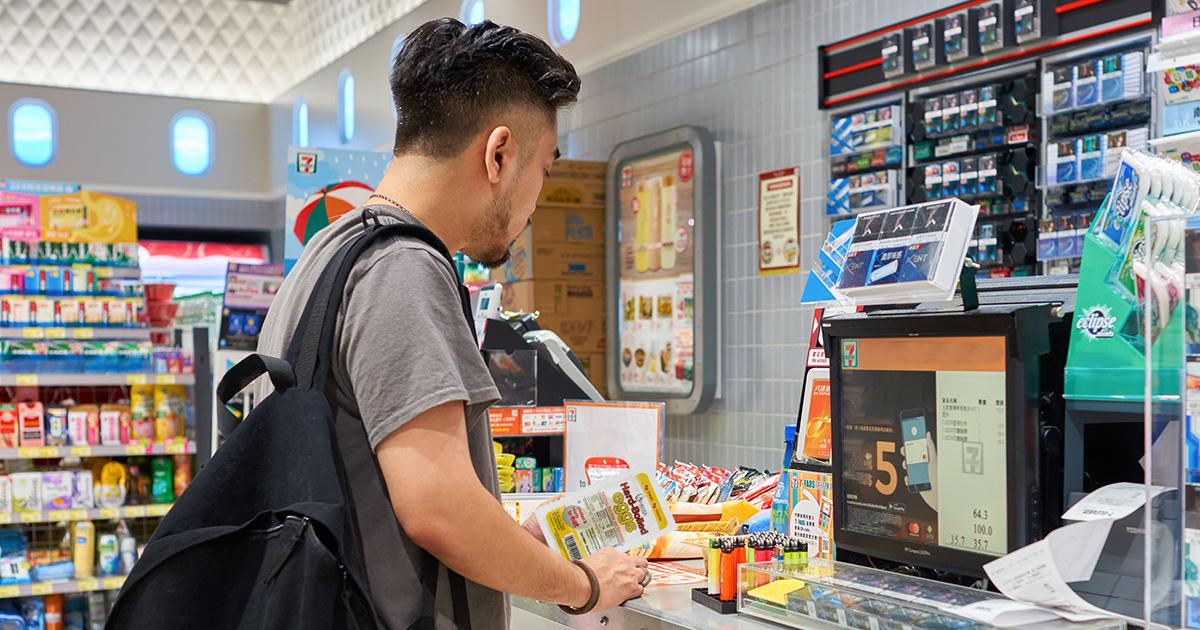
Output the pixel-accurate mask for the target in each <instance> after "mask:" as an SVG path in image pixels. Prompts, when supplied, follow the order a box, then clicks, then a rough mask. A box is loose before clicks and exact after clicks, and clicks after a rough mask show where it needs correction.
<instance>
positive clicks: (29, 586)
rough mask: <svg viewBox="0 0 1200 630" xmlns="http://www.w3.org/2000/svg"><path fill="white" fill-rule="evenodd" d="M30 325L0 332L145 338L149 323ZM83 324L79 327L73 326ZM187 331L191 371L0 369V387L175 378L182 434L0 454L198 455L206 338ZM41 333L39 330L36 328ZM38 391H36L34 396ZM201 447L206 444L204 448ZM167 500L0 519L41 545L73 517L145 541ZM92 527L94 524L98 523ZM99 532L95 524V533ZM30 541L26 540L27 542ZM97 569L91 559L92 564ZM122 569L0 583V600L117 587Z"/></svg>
mask: <svg viewBox="0 0 1200 630" xmlns="http://www.w3.org/2000/svg"><path fill="white" fill-rule="evenodd" d="M30 330H31V329H30V328H24V329H21V328H17V329H4V330H2V331H0V333H3V334H2V335H0V336H3V337H6V338H18V339H37V338H52V339H53V338H63V337H62V336H61V334H60V332H59V331H62V330H65V331H66V333H67V336H66V337H65V338H67V339H72V338H74V339H89V340H97V341H107V340H113V339H121V340H129V339H137V340H148V339H149V330H148V329H145V328H140V329H119V328H90V329H72V328H67V329H51V328H46V329H40V330H38V329H36V328H35V329H33V330H34V332H33V333H31V332H29V331H30ZM80 331H86V332H82V333H81V332H80ZM189 332H192V334H191V337H194V339H193V340H191V341H193V343H192V344H191V345H192V348H193V365H194V368H195V373H191V374H156V373H145V372H129V373H97V374H90V373H61V372H59V373H30V374H0V387H3V388H16V390H18V391H21V390H24V391H26V392H28V391H29V390H31V389H34V388H37V389H46V390H60V389H61V390H66V391H72V390H80V389H99V390H105V389H107V390H116V391H117V392H119V394H118V395H126V394H127V393H128V392H127V388H128V387H131V386H139V385H180V386H185V387H187V388H189V390H190V395H189V396H188V403H189V404H188V414H187V419H186V425H187V427H188V432H189V435H187V436H181V437H179V438H175V439H173V440H167V441H164V442H145V441H142V442H134V443H130V444H108V445H106V444H95V445H73V446H71V445H68V446H27V447H16V448H0V461H17V460H54V459H85V458H94V457H105V458H114V459H118V460H119V459H122V458H126V457H141V456H171V455H193V456H195V455H197V454H198V453H199V452H200V451H201V449H202V448H204V449H207V445H208V444H211V439H212V438H211V435H210V432H211V426H210V425H209V423H208V422H205V421H202V420H204V419H206V418H207V417H208V415H209V414H211V409H212V407H211V402H209V401H210V400H211V398H212V385H211V383H212V379H211V375H210V374H209V373H208V372H206V370H209V369H210V367H209V366H210V361H209V357H208V352H209V344H208V342H207V330H203V329H200V330H196V331H189ZM35 335H41V336H35ZM182 338H183V334H182V333H180V334H179V335H177V339H176V342H177V344H176V345H179V342H180V341H182ZM34 397H35V398H37V396H34ZM204 453H205V454H207V450H205V451H204ZM207 459H208V457H206V456H203V455H201V456H200V457H196V458H195V459H194V460H193V462H194V463H193V466H192V468H193V473H194V472H195V471H196V470H197V469H198V468H199V466H200V465H202V463H203V462H204V461H207ZM172 505H173V504H162V503H151V504H144V505H122V506H119V507H91V508H74V509H65V510H41V511H34V512H21V511H14V512H0V526H6V527H21V528H25V529H27V530H28V532H29V536H30V541H31V543H32V542H33V541H34V540H37V541H39V544H40V545H46V544H53V541H55V540H57V539H60V538H61V535H62V532H63V531H65V530H64V528H67V529H69V528H70V526H71V524H72V523H75V522H79V521H95V522H97V524H99V523H101V522H108V523H112V522H114V521H118V520H125V521H126V522H128V524H129V526H130V529H131V530H132V531H133V533H134V536H135V538H136V539H137V540H138V541H139V543H144V542H145V540H146V538H147V537H148V536H149V535H150V534H151V533H152V532H153V530H154V527H155V526H156V525H157V522H158V519H160V518H161V517H163V516H164V515H166V513H167V512H168V511H170V509H171V507H172ZM98 529H99V528H98ZM99 533H100V532H97V535H98V534H99ZM32 548H33V545H32V544H31V549H32ZM97 570H98V565H97ZM124 581H125V577H124V576H97V577H92V578H82V579H74V580H55V581H46V582H33V583H26V584H16V585H4V586H0V600H3V599H7V598H14V597H26V596H38V595H49V594H74V593H89V592H101V591H116V590H119V589H120V588H121V586H122V585H123V584H124Z"/></svg>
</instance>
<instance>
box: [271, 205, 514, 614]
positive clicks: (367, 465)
mask: <svg viewBox="0 0 1200 630" xmlns="http://www.w3.org/2000/svg"><path fill="white" fill-rule="evenodd" d="M365 208H370V209H372V210H373V211H375V213H376V214H377V215H379V216H380V217H381V220H383V221H385V222H395V221H409V222H417V223H419V222H418V221H417V220H416V219H415V218H414V217H412V215H410V214H408V213H407V212H404V211H403V210H399V209H397V208H395V207H392V206H385V205H376V206H365ZM362 211H363V209H361V208H360V209H358V210H355V211H353V212H351V213H349V214H347V215H346V216H343V217H342V218H341V219H339V220H337V221H335V222H333V223H332V224H331V225H329V226H328V227H326V228H325V229H323V230H321V231H320V232H318V233H317V234H316V236H314V237H313V239H312V240H311V241H310V242H309V243H308V244H307V245H306V246H305V249H304V253H303V255H301V256H300V260H299V261H298V262H297V263H296V266H295V267H293V268H292V270H291V272H289V274H288V276H287V279H286V280H285V281H284V283H283V286H282V287H281V288H280V290H279V294H278V295H276V296H275V300H274V302H272V304H271V310H270V312H269V313H268V314H267V318H266V321H265V322H264V323H263V330H262V334H261V335H260V336H259V340H258V351H259V352H260V353H263V354H267V355H271V356H277V357H283V356H284V355H286V353H287V346H288V344H289V343H290V341H291V336H292V332H293V331H292V327H293V326H294V325H295V322H296V321H297V320H299V319H300V314H301V313H302V312H303V310H304V305H305V303H306V302H307V300H308V297H309V294H310V293H311V292H312V290H313V287H314V286H315V285H316V283H317V280H318V278H319V277H320V275H321V272H322V271H323V270H324V269H325V267H326V265H327V264H328V263H329V259H330V258H332V257H333V254H334V253H335V252H336V251H337V250H338V248H339V247H341V246H342V244H344V243H346V242H348V241H349V240H351V239H353V238H354V237H355V236H357V235H359V234H361V233H362V221H361V216H362ZM341 316H342V321H341V325H340V326H339V328H338V334H337V337H336V338H335V341H334V349H335V354H336V357H335V362H334V364H333V370H332V371H333V379H332V381H331V383H330V385H329V387H328V390H329V398H330V400H331V401H333V402H334V403H335V406H336V410H337V432H338V435H339V442H340V443H343V444H344V443H345V442H346V439H344V438H341V436H343V435H350V434H349V433H348V432H349V431H358V432H360V434H361V432H362V431H363V430H364V429H365V431H366V435H367V437H368V439H369V441H370V444H371V448H372V449H374V448H375V447H377V446H378V445H379V443H380V442H381V441H383V439H384V438H386V437H387V436H388V435H390V434H391V433H392V432H393V431H395V430H396V429H398V428H399V427H401V426H402V425H403V424H404V423H405V422H408V421H409V420H411V419H412V418H414V417H416V416H417V415H419V414H421V413H422V412H424V411H426V410H429V409H432V408H433V407H436V406H438V405H441V404H444V403H447V402H451V401H463V402H464V403H465V405H466V412H467V414H466V415H467V440H468V442H469V447H470V452H471V460H472V463H473V464H474V465H475V473H476V474H477V475H478V476H479V480H480V481H481V482H482V483H483V485H484V487H486V488H487V489H488V490H490V491H491V492H492V494H494V495H496V499H497V500H499V498H500V493H499V482H498V480H497V478H496V462H495V456H494V455H493V451H492V434H491V428H490V426H489V424H488V422H487V419H486V416H487V414H486V413H485V411H486V410H487V407H488V406H489V405H491V404H492V403H494V402H496V401H497V400H499V398H500V394H499V392H497V391H496V385H495V383H494V382H493V381H492V377H491V374H490V373H489V372H488V369H487V366H486V365H485V364H484V362H483V358H482V356H481V355H480V353H479V349H478V346H476V344H475V342H474V339H473V338H472V336H471V331H470V329H469V328H468V326H467V322H466V319H465V317H464V316H463V312H462V307H461V304H460V301H459V292H458V278H457V276H456V274H455V271H454V269H453V268H452V267H451V266H450V264H449V262H447V261H446V259H445V258H443V257H442V255H441V254H439V253H438V252H437V251H436V250H434V249H433V248H431V247H429V246H428V245H426V244H425V243H422V242H420V241H417V240H415V239H398V238H392V239H385V240H384V241H380V242H378V243H375V244H373V245H372V246H371V247H370V248H369V249H367V251H365V252H364V253H363V255H362V256H361V257H360V258H359V259H358V262H357V263H356V264H355V266H354V269H353V270H352V271H351V273H350V277H349V281H348V282H347V284H346V293H345V298H344V300H343V302H342V308H341ZM269 391H270V383H269V382H268V381H267V380H266V379H261V380H260V385H259V390H258V394H259V395H260V396H262V395H265V394H266V393H268V392H269ZM261 399H262V398H259V400H261ZM343 455H344V456H346V457H345V461H346V463H347V475H348V477H349V479H350V490H351V494H352V495H353V498H354V501H355V509H356V514H357V517H358V523H359V531H360V532H361V535H362V538H363V546H364V550H365V553H364V556H365V558H364V560H365V562H366V569H367V576H368V579H369V581H370V586H371V596H372V598H373V600H374V602H375V608H376V610H377V611H378V612H379V614H380V616H381V617H382V618H383V620H384V622H385V623H387V624H388V626H389V627H391V628H394V629H395V630H404V629H405V628H407V627H408V626H409V624H411V623H412V622H413V621H414V620H415V619H416V617H417V615H418V613H419V608H420V604H421V592H422V591H421V585H420V566H421V561H422V559H423V557H424V555H423V554H424V552H423V551H421V550H420V548H419V547H417V546H416V545H415V544H414V543H413V542H412V540H410V539H409V537H408V536H407V535H406V534H405V533H404V531H403V530H402V528H401V527H400V526H399V522H398V521H397V519H396V515H395V513H394V511H393V510H392V506H391V504H390V502H389V501H388V499H387V489H386V486H385V484H384V483H383V480H382V478H381V476H380V474H379V471H378V463H377V462H375V461H374V458H370V461H358V460H354V459H352V458H351V457H352V454H351V453H350V452H348V451H347V450H346V449H343ZM438 582H439V587H438V597H437V599H438V619H437V627H438V628H453V627H454V623H453V612H452V608H451V600H450V588H449V585H448V580H447V577H446V570H445V568H442V570H441V575H440V578H439V580H438ZM467 600H468V603H469V609H470V612H471V625H472V628H474V629H475V630H486V629H490V628H508V623H509V603H508V598H507V596H505V595H504V594H502V593H500V592H498V591H494V590H492V589H489V588H486V587H483V586H480V585H478V584H475V583H473V582H470V581H468V582H467Z"/></svg>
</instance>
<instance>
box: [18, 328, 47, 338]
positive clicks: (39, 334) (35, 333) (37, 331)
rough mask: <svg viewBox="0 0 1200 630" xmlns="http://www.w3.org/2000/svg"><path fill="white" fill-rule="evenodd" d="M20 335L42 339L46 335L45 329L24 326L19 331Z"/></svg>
mask: <svg viewBox="0 0 1200 630" xmlns="http://www.w3.org/2000/svg"><path fill="white" fill-rule="evenodd" d="M21 335H22V336H23V337H25V338H26V339H42V338H43V337H45V336H46V331H44V330H42V329H41V328H26V329H25V330H23V331H21Z"/></svg>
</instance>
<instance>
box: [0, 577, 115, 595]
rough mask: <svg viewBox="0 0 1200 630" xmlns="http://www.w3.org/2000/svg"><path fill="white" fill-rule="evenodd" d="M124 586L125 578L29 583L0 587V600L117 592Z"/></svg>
mask: <svg viewBox="0 0 1200 630" xmlns="http://www.w3.org/2000/svg"><path fill="white" fill-rule="evenodd" d="M124 584H125V576H123V575H114V576H112V577H101V578H83V579H79V580H55V581H53V582H31V583H29V584H9V585H7V586H0V599H12V598H14V597H30V596H38V595H70V594H72V593H90V592H92V591H119V590H121V587H122V586H123V585H124Z"/></svg>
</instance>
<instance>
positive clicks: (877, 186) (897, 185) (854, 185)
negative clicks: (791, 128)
mask: <svg viewBox="0 0 1200 630" xmlns="http://www.w3.org/2000/svg"><path fill="white" fill-rule="evenodd" d="M883 112H887V114H886V116H887V117H886V118H884V117H882V116H881V115H880V114H881V113H883ZM829 120H830V129H829V142H828V143H827V146H826V147H825V151H826V152H827V154H828V158H829V180H828V182H829V184H828V191H827V193H828V194H827V196H826V204H825V214H826V216H828V217H830V218H831V219H833V220H837V219H841V218H846V217H848V216H854V215H857V214H860V213H863V212H869V211H871V210H880V209H883V208H889V207H892V206H896V205H898V204H900V202H901V200H902V199H903V195H904V188H903V186H904V181H903V180H904V177H903V173H904V166H905V151H904V130H905V121H904V115H903V108H902V107H901V102H900V99H899V97H896V96H891V97H888V98H884V99H877V100H874V101H868V102H864V103H859V104H856V105H854V106H853V107H847V108H844V109H840V110H837V111H834V112H832V113H831V114H830V119H829ZM881 130H883V131H882V132H881ZM874 136H878V138H875V137H874ZM856 143H861V144H856Z"/></svg>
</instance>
